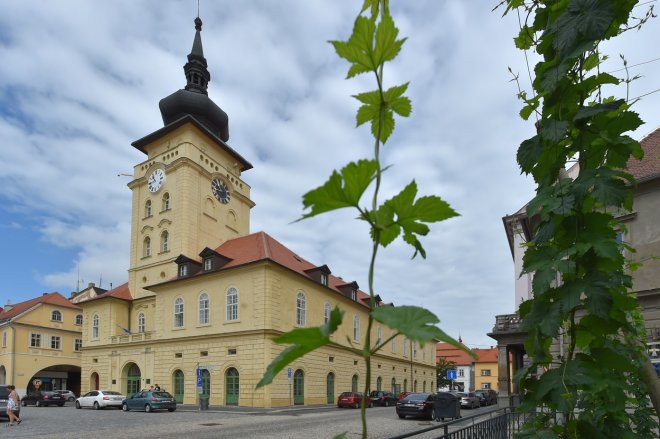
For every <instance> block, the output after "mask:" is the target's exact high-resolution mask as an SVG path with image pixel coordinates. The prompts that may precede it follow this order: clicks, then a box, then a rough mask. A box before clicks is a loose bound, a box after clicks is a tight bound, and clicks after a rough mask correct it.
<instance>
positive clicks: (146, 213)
mask: <svg viewBox="0 0 660 439" xmlns="http://www.w3.org/2000/svg"><path fill="white" fill-rule="evenodd" d="M144 217H145V218H149V217H151V200H147V201H146V202H145V203H144Z"/></svg>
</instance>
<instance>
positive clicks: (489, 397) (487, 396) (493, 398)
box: [474, 389, 497, 405]
mask: <svg viewBox="0 0 660 439" xmlns="http://www.w3.org/2000/svg"><path fill="white" fill-rule="evenodd" d="M474 393H476V394H477V395H479V396H480V397H483V401H485V403H483V404H481V405H492V404H497V392H496V391H494V390H493V389H478V390H475V391H474Z"/></svg>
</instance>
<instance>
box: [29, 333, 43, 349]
mask: <svg viewBox="0 0 660 439" xmlns="http://www.w3.org/2000/svg"><path fill="white" fill-rule="evenodd" d="M30 347H31V348H40V347H41V334H30Z"/></svg>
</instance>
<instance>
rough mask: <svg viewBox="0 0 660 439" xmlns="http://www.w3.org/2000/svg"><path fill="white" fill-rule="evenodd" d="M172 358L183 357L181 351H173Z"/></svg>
mask: <svg viewBox="0 0 660 439" xmlns="http://www.w3.org/2000/svg"><path fill="white" fill-rule="evenodd" d="M174 358H183V353H182V352H175V353H174Z"/></svg>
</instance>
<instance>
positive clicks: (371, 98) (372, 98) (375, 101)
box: [353, 90, 381, 107]
mask: <svg viewBox="0 0 660 439" xmlns="http://www.w3.org/2000/svg"><path fill="white" fill-rule="evenodd" d="M353 97H354V98H355V99H357V100H358V101H360V102H362V103H363V104H369V105H373V106H375V107H378V106H379V105H380V102H381V98H380V92H379V91H378V90H372V91H368V92H365V93H359V94H356V95H353Z"/></svg>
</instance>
